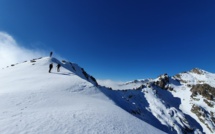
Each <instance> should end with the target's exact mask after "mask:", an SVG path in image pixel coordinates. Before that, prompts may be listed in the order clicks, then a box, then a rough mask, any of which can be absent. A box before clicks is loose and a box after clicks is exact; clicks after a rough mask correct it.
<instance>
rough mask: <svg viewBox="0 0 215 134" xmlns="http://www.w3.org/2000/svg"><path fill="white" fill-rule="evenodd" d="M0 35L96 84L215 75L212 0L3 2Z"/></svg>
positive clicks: (42, 0) (17, 0)
mask: <svg viewBox="0 0 215 134" xmlns="http://www.w3.org/2000/svg"><path fill="white" fill-rule="evenodd" d="M0 30H1V31H5V32H7V33H9V34H11V35H12V36H13V37H15V39H16V40H18V42H21V44H24V45H25V47H29V48H33V47H38V48H40V49H46V50H48V51H49V49H50V51H51V50H52V51H54V52H56V53H58V54H60V55H61V56H62V57H65V58H66V59H68V60H70V61H72V62H76V63H78V64H79V65H80V66H82V67H84V68H85V70H86V71H87V72H88V73H90V74H92V75H93V76H94V77H96V78H99V79H113V80H132V79H138V78H148V77H150V78H154V77H156V76H158V75H159V74H162V73H169V74H170V75H174V74H176V73H178V72H182V71H186V70H190V69H192V68H194V67H199V68H202V69H205V70H208V71H211V72H215V62H214V61H215V1H214V0H204V1H202V0H136V1H132V0H1V1H0ZM47 55H48V54H47Z"/></svg>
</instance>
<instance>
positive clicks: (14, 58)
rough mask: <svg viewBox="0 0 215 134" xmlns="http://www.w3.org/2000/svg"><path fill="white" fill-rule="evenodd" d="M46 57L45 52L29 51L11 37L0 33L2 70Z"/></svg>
mask: <svg viewBox="0 0 215 134" xmlns="http://www.w3.org/2000/svg"><path fill="white" fill-rule="evenodd" d="M44 55H45V52H43V51H41V50H31V49H27V48H25V47H23V46H21V45H19V44H18V43H17V42H16V40H15V39H14V38H13V37H12V36H11V35H9V34H7V33H5V32H0V59H1V63H0V68H2V67H6V66H8V65H11V64H14V63H17V62H22V61H24V60H29V59H33V58H35V57H41V56H44Z"/></svg>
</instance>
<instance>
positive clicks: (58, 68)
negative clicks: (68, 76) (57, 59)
mask: <svg viewBox="0 0 215 134" xmlns="http://www.w3.org/2000/svg"><path fill="white" fill-rule="evenodd" d="M60 67H61V65H60V64H57V71H58V72H60Z"/></svg>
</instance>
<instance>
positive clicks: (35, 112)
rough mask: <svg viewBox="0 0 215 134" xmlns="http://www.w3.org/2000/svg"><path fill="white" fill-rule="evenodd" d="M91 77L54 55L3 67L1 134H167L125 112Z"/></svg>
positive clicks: (0, 90) (0, 94) (0, 103)
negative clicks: (51, 64) (49, 70)
mask: <svg viewBox="0 0 215 134" xmlns="http://www.w3.org/2000/svg"><path fill="white" fill-rule="evenodd" d="M50 63H53V64H54V68H53V70H52V71H51V73H48V69H49V64H50ZM58 63H60V64H62V67H61V68H60V72H57V71H56V65H57V64H58ZM88 76H89V77H88ZM88 76H86V74H84V73H83V69H81V67H79V66H78V65H77V64H74V63H70V62H60V61H59V60H57V59H55V58H50V57H44V58H40V59H35V60H32V61H26V62H24V63H20V64H17V65H14V66H10V67H8V68H5V69H2V70H1V71H0V81H1V83H0V126H1V127H0V132H1V134H18V133H31V134H41V133H45V134H71V133H73V134H95V133H104V134H105V133H108V134H124V133H125V134H126V133H127V134H130V133H133V134H139V133H143V132H144V133H149V134H158V133H159V134H160V133H164V132H162V131H161V130H159V129H157V128H155V127H153V125H149V124H148V123H146V122H144V121H142V120H140V119H138V118H136V117H135V116H133V115H131V114H129V113H128V112H126V111H124V110H123V109H122V108H121V107H119V105H116V104H115V103H114V102H113V101H112V100H111V99H110V98H108V97H107V96H106V94H104V93H103V92H105V91H109V90H108V89H106V88H101V87H99V86H97V85H96V83H95V81H93V80H92V79H91V78H90V75H88Z"/></svg>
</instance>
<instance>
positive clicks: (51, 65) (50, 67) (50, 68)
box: [49, 63, 53, 73]
mask: <svg viewBox="0 0 215 134" xmlns="http://www.w3.org/2000/svg"><path fill="white" fill-rule="evenodd" d="M52 68H53V64H52V63H51V64H49V73H51V70H52Z"/></svg>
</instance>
